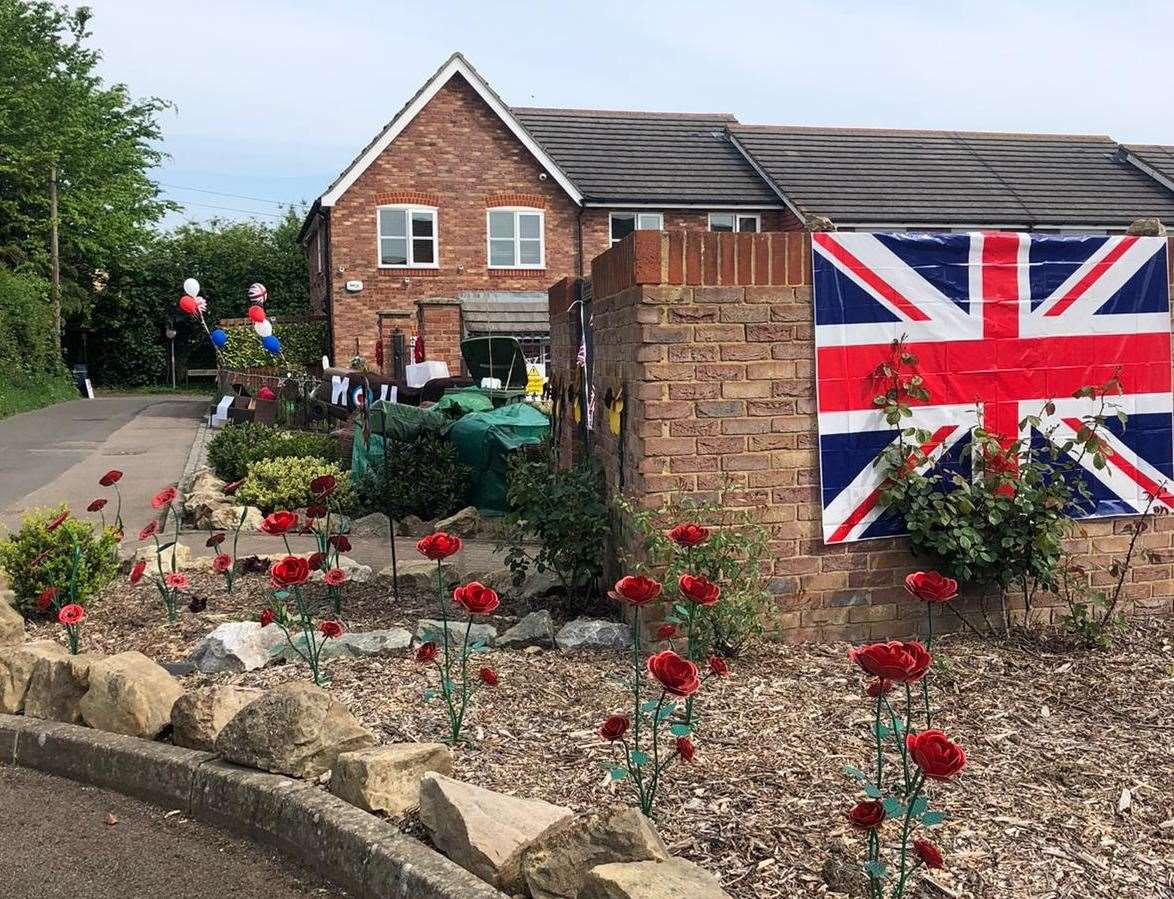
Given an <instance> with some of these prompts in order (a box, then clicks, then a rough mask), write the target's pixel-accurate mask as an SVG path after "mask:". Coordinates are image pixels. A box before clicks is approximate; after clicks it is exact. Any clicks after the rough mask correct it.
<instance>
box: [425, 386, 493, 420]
mask: <svg viewBox="0 0 1174 899" xmlns="http://www.w3.org/2000/svg"><path fill="white" fill-rule="evenodd" d="M492 410H493V400H491V399H490V398H489V397H487V396H486V395H485V394H484V393H482V392H481V388H480V387H465V388H464V389H462V390H451V391H449V392H448V393H446V394H445V395H444V396H442V397H441V398H440V399H439V400H438V401H437V403H436V405H434V406H432V408H431V411H433V412H437V413H439V414H441V415H443V416H445V417H446V418H461V417H462V416H465V415H468V414H469V413H470V412H490V411H492Z"/></svg>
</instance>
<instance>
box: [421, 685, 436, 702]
mask: <svg viewBox="0 0 1174 899" xmlns="http://www.w3.org/2000/svg"><path fill="white" fill-rule="evenodd" d="M435 697H436V691H435V690H433V689H432V688H431V687H429V688H428V689H427V690H425V691H424V694H423V698H424V701H425V702H431V701H432V700H433V699H434V698H435Z"/></svg>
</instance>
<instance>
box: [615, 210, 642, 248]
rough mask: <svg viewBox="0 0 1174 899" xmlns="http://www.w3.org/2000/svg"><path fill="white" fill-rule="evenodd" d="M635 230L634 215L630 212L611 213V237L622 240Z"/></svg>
mask: <svg viewBox="0 0 1174 899" xmlns="http://www.w3.org/2000/svg"><path fill="white" fill-rule="evenodd" d="M635 230H636V216H635V214H634V213H631V212H617V213H613V214H612V217H611V239H612V240H613V241H615V240H623V239H624V238H625V237H627V236H628V235H629V234H631V233H632V232H633V231H635Z"/></svg>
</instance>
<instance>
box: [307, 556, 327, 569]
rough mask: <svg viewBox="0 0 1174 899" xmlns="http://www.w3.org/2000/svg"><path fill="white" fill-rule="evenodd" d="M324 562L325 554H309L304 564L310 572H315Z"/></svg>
mask: <svg viewBox="0 0 1174 899" xmlns="http://www.w3.org/2000/svg"><path fill="white" fill-rule="evenodd" d="M325 561H326V553H310V556H309V558H308V559H306V564H307V565H309V566H310V570H311V571H317V570H318V569H319V568H321V567H322V563H323V562H325Z"/></svg>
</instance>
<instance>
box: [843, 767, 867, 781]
mask: <svg viewBox="0 0 1174 899" xmlns="http://www.w3.org/2000/svg"><path fill="white" fill-rule="evenodd" d="M843 771H844V773H845V774H847V775H848V776H849V777H854V778H856V780H868V775H867V774H865V773H864V772H863V771H861V770H860V769H859V768H853V767H852V766H851V765H845V766H844V768H843Z"/></svg>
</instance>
